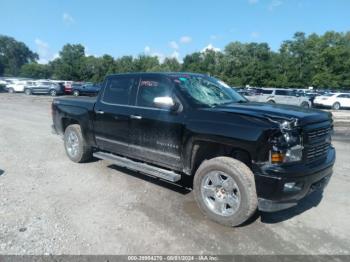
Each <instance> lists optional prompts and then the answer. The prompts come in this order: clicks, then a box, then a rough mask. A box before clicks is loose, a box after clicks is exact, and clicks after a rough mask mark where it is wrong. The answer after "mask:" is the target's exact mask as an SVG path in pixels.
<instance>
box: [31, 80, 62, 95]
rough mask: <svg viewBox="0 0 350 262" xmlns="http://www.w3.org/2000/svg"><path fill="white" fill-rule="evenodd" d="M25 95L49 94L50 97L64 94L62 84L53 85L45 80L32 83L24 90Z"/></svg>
mask: <svg viewBox="0 0 350 262" xmlns="http://www.w3.org/2000/svg"><path fill="white" fill-rule="evenodd" d="M24 93H25V94H26V95H31V94H50V95H51V96H56V95H62V94H64V86H63V84H62V83H53V82H50V81H46V80H41V81H35V82H32V83H31V85H27V86H26V87H25V89H24Z"/></svg>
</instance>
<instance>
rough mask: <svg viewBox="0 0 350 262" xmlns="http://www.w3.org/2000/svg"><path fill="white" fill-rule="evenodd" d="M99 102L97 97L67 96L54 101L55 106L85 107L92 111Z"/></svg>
mask: <svg viewBox="0 0 350 262" xmlns="http://www.w3.org/2000/svg"><path fill="white" fill-rule="evenodd" d="M96 101H97V97H89V96H79V97H73V96H65V97H59V98H55V99H54V104H59V105H62V106H75V107H83V108H86V109H87V110H89V111H90V110H92V109H93V108H94V105H95V103H96Z"/></svg>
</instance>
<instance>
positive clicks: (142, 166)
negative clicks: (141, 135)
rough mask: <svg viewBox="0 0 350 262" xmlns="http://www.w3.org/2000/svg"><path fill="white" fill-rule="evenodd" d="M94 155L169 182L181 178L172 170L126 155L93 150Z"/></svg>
mask: <svg viewBox="0 0 350 262" xmlns="http://www.w3.org/2000/svg"><path fill="white" fill-rule="evenodd" d="M93 155H94V157H96V158H99V159H103V160H107V161H110V162H112V163H113V164H115V165H117V166H121V167H125V168H128V169H131V170H134V171H139V172H141V173H145V174H147V175H151V176H155V177H159V178H162V179H165V180H167V181H170V182H177V181H179V180H180V179H181V175H180V174H177V173H175V172H173V171H170V170H167V169H163V168H160V167H155V166H151V165H149V164H146V163H142V162H136V161H133V160H131V159H128V158H126V157H120V156H117V155H114V154H110V153H105V152H95V153H94V154H93Z"/></svg>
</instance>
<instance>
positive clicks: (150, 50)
mask: <svg viewBox="0 0 350 262" xmlns="http://www.w3.org/2000/svg"><path fill="white" fill-rule="evenodd" d="M328 30H334V31H338V32H346V31H350V0H216V1H215V0H177V1H176V0H98V1H96V0H95V1H89V0H30V1H25V0H0V34H2V35H8V36H11V37H14V38H15V39H17V40H19V41H22V42H24V43H25V44H26V45H28V46H29V48H30V49H31V50H33V51H35V52H37V53H38V54H39V56H40V60H39V62H40V63H47V62H48V61H50V60H52V59H54V58H56V57H57V56H58V54H59V51H60V50H61V49H62V47H63V45H64V44H66V43H72V44H77V43H80V44H82V45H84V47H85V52H86V54H87V55H94V56H101V55H103V54H109V55H112V56H113V57H120V56H123V55H134V56H137V55H140V54H147V55H156V56H159V57H160V59H164V58H165V57H175V58H177V59H179V61H181V59H182V58H183V57H184V56H185V55H186V54H189V53H192V52H195V51H202V50H204V49H205V48H212V49H215V50H223V49H224V48H225V46H226V45H227V44H228V43H230V42H232V41H240V42H267V43H268V44H269V45H270V47H271V49H272V50H275V51H277V50H278V48H279V46H280V44H281V43H282V41H283V40H288V39H291V38H292V37H293V34H294V33H295V32H297V31H302V32H305V33H307V34H310V33H314V32H315V33H318V34H323V33H324V32H326V31H328Z"/></svg>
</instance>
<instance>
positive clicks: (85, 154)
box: [64, 124, 92, 163]
mask: <svg viewBox="0 0 350 262" xmlns="http://www.w3.org/2000/svg"><path fill="white" fill-rule="evenodd" d="M71 133H73V134H74V135H75V136H76V137H77V139H78V146H77V153H76V154H75V155H74V154H71V153H70V151H69V136H70V134H71ZM64 148H65V150H66V153H67V156H68V157H69V159H70V160H72V161H73V162H76V163H83V162H87V161H89V160H90V159H92V148H91V147H90V146H89V145H88V144H87V143H86V140H85V139H84V137H83V135H82V132H81V128H80V126H79V125H77V124H74V125H69V126H68V127H67V128H66V130H65V132H64Z"/></svg>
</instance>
